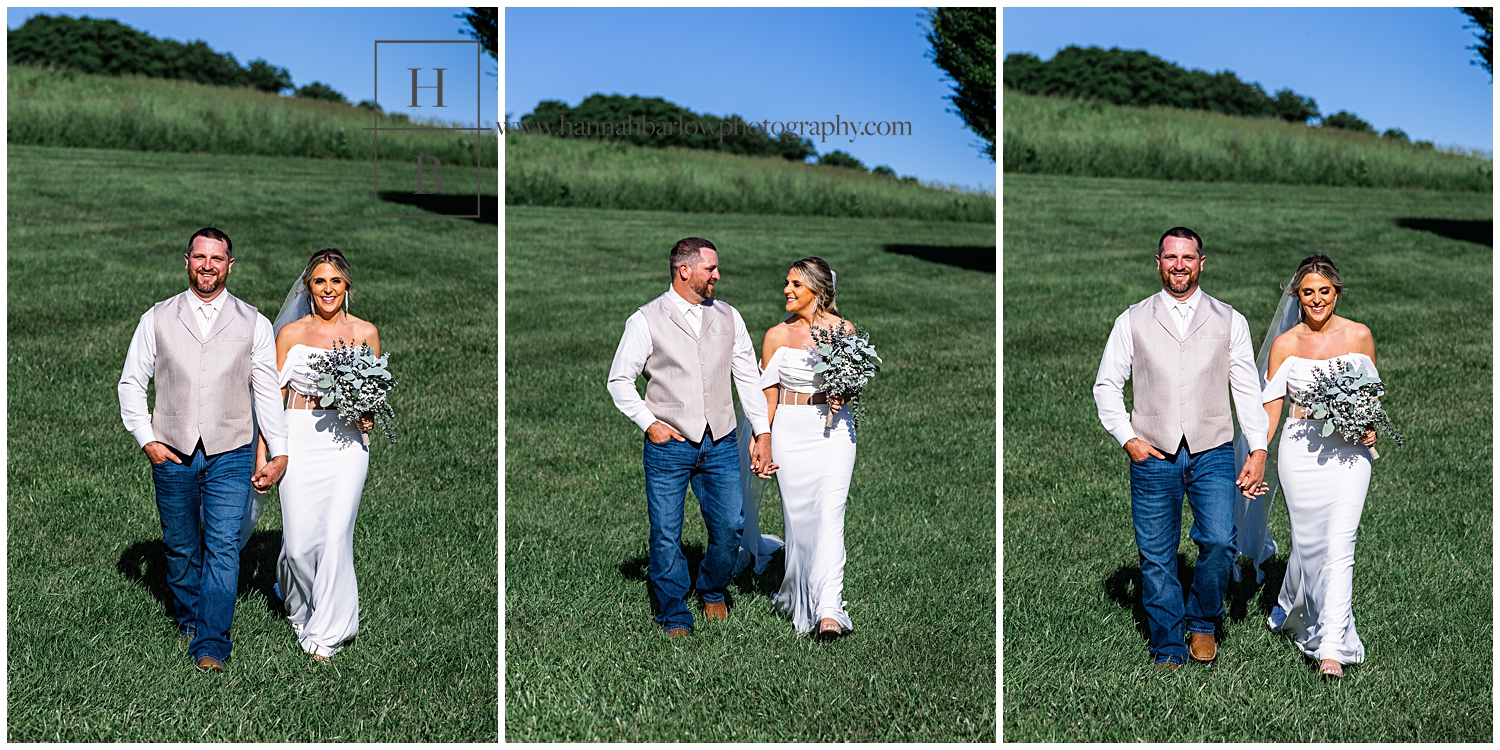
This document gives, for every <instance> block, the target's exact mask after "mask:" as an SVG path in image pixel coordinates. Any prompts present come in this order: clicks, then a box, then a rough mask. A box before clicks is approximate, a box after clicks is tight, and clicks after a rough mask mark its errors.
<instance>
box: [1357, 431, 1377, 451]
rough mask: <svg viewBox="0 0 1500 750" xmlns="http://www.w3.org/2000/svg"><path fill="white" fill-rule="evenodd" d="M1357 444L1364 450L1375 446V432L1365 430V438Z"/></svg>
mask: <svg viewBox="0 0 1500 750" xmlns="http://www.w3.org/2000/svg"><path fill="white" fill-rule="evenodd" d="M1359 444H1360V445H1363V446H1365V447H1366V448H1368V447H1370V446H1372V445H1374V444H1375V431H1374V430H1365V436H1364V437H1363V438H1362V439H1360V441H1359Z"/></svg>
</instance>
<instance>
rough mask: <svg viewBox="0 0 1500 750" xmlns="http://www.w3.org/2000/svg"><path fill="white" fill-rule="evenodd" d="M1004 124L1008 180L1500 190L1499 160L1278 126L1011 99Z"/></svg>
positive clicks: (1267, 121) (1208, 115) (1159, 110)
mask: <svg viewBox="0 0 1500 750" xmlns="http://www.w3.org/2000/svg"><path fill="white" fill-rule="evenodd" d="M1004 120H1005V137H1004V139H1003V140H1004V145H1003V148H1004V151H1005V170H1006V171H1007V172H1018V173H1026V174H1053V175H1068V176H1073V177H1128V178H1141V179H1153V180H1175V181H1201V182H1250V183H1283V184H1294V185H1339V186H1361V187H1414V188H1430V189H1434V190H1466V191H1478V192H1482V193H1485V194H1489V192H1490V190H1491V187H1492V186H1493V185H1494V172H1495V163H1494V160H1493V159H1491V158H1485V157H1481V156H1476V155H1473V154H1457V153H1449V152H1446V151H1438V150H1435V149H1430V148H1428V149H1424V148H1421V147H1418V146H1415V145H1413V144H1410V143H1401V142H1398V141H1393V140H1390V139H1387V138H1381V137H1379V136H1375V135H1370V134H1366V133H1354V132H1350V131H1347V130H1337V129H1333V128H1310V127H1307V126H1306V125H1297V124H1293V123H1288V122H1283V121H1281V120H1277V119H1273V118H1249V117H1232V116H1230V115H1222V114H1216V113H1213V112H1198V111H1189V110H1181V109H1171V108H1167V107H1150V108H1143V107H1121V106H1116V105H1113V104H1104V103H1100V102H1090V101H1078V100H1073V99H1064V98H1055V97H1045V96H1029V95H1026V94H1022V93H1019V92H1015V91H1007V92H1005V117H1004ZM1165 230H1166V228H1163V231H1165Z"/></svg>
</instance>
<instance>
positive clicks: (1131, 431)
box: [1094, 310, 1264, 446]
mask: <svg viewBox="0 0 1500 750" xmlns="http://www.w3.org/2000/svg"><path fill="white" fill-rule="evenodd" d="M1134 358H1135V342H1134V340H1133V339H1132V337H1131V331H1130V311H1129V310H1126V311H1125V312H1123V313H1120V317H1118V318H1115V327H1114V328H1113V329H1111V330H1110V332H1109V339H1108V340H1107V341H1105V343H1104V356H1103V357H1101V358H1100V360H1099V373H1098V374H1097V375H1095V376H1094V406H1095V407H1096V408H1097V409H1098V412H1099V423H1100V424H1102V425H1104V429H1105V430H1107V431H1108V432H1109V434H1110V435H1113V436H1114V438H1115V440H1117V441H1119V443H1120V445H1121V446H1123V445H1125V444H1126V443H1128V442H1130V441H1131V439H1133V438H1134V437H1135V428H1133V427H1131V426H1130V412H1128V411H1126V410H1125V381H1127V380H1129V379H1130V366H1131V362H1132V361H1133V360H1134ZM1262 434H1264V433H1262Z"/></svg>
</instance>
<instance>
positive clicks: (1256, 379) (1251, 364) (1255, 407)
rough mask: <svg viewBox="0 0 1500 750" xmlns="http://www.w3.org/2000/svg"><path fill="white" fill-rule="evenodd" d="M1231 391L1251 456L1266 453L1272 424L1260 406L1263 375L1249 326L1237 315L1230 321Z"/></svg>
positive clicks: (1232, 314)
mask: <svg viewBox="0 0 1500 750" xmlns="http://www.w3.org/2000/svg"><path fill="white" fill-rule="evenodd" d="M1229 390H1230V392H1231V393H1232V394H1233V396H1234V412H1235V415H1236V416H1238V418H1239V421H1240V434H1242V435H1244V436H1245V444H1246V445H1247V446H1249V448H1250V451H1251V452H1254V451H1263V450H1265V449H1266V433H1267V432H1268V431H1269V430H1270V428H1271V422H1270V420H1269V419H1267V417H1266V410H1265V409H1264V408H1262V406H1261V404H1262V403H1263V402H1262V400H1261V391H1260V373H1259V371H1258V370H1257V369H1256V366H1255V349H1254V347H1252V346H1251V345H1250V324H1249V323H1247V322H1245V316H1243V315H1241V314H1239V313H1238V312H1233V313H1231V315H1230V319H1229Z"/></svg>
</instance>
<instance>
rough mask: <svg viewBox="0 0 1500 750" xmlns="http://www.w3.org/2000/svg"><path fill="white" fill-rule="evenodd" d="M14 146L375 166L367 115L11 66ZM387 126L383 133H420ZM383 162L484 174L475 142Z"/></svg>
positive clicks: (462, 138)
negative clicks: (419, 159) (428, 159)
mask: <svg viewBox="0 0 1500 750" xmlns="http://www.w3.org/2000/svg"><path fill="white" fill-rule="evenodd" d="M6 89H7V94H8V103H9V113H8V120H7V123H6V140H7V142H8V143H9V144H10V145H12V146H19V145H26V146H64V147H71V148H109V149H123V150H129V151H175V152H191V153H213V154H241V155H259V156H302V157H311V158H315V159H364V160H369V159H372V158H373V156H374V150H375V139H374V138H373V137H372V136H373V133H372V132H371V131H369V130H366V128H370V127H374V125H375V118H374V117H373V116H371V114H370V113H369V112H368V111H366V110H361V109H358V108H356V107H351V106H349V105H346V104H339V103H335V102H322V101H314V100H309V99H301V98H299V99H289V98H286V97H282V96H279V95H277V94H271V93H266V92H262V91H256V90H254V89H248V88H241V89H234V88H223V87H218V86H205V85H202V84H197V83H189V82H186V81H169V80H162V79H156V78H145V77H143V76H120V77H110V76H95V75H88V74H84V73H75V72H73V71H68V70H56V69H49V68H35V67H25V66H20V65H12V66H11V67H10V69H9V71H8V72H7V75H6ZM421 125H422V123H412V122H408V121H405V120H403V119H398V118H393V117H389V116H385V115H382V116H380V126H381V127H413V126H421ZM497 140H498V139H497V138H496V136H494V135H493V134H485V133H482V134H480V138H479V142H480V151H479V160H480V163H482V164H495V163H496V156H497V153H498V151H497V146H498V144H497ZM379 148H380V157H381V158H382V159H394V160H409V159H411V158H414V157H415V156H416V155H417V154H418V153H421V154H427V155H431V156H436V157H437V158H438V159H440V160H441V161H442V163H443V164H444V165H453V166H475V148H474V134H473V133H472V132H465V133H447V132H440V131H433V132H431V133H426V132H412V131H397V132H384V133H381V134H380V143H379Z"/></svg>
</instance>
